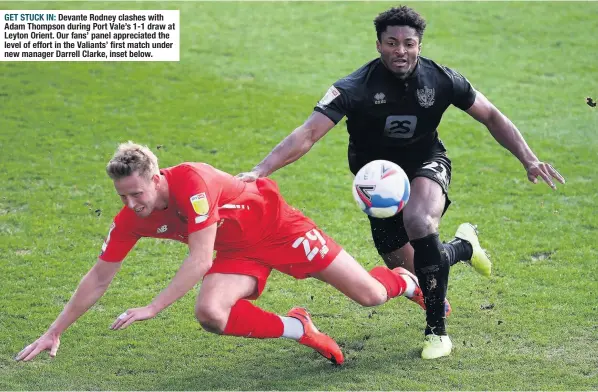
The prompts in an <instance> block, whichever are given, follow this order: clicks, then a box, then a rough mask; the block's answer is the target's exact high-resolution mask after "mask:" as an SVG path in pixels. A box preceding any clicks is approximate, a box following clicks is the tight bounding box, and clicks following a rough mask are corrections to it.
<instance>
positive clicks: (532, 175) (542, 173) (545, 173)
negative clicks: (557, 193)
mask: <svg viewBox="0 0 598 392" xmlns="http://www.w3.org/2000/svg"><path fill="white" fill-rule="evenodd" d="M525 170H526V171H527V178H528V179H529V180H530V181H531V182H533V183H534V184H536V183H538V177H540V178H542V180H544V182H545V183H547V184H548V185H550V187H551V188H552V189H556V186H555V185H554V182H553V181H552V179H553V178H554V179H556V180H557V181H558V182H560V183H561V184H564V183H565V179H564V178H563V176H561V174H560V173H559V172H558V171H556V169H555V168H554V167H552V165H551V164H550V163H546V162H540V161H535V162H532V163H530V164H529V165H527V166H526V167H525Z"/></svg>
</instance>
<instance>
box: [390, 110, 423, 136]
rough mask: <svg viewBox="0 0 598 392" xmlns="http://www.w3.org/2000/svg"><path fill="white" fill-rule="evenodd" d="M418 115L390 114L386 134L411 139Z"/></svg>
mask: <svg viewBox="0 0 598 392" xmlns="http://www.w3.org/2000/svg"><path fill="white" fill-rule="evenodd" d="M416 125H417V117H415V116H388V117H386V125H385V126H384V136H387V137H392V138H395V139H409V138H410V137H412V136H413V134H414V133H415V127H416Z"/></svg>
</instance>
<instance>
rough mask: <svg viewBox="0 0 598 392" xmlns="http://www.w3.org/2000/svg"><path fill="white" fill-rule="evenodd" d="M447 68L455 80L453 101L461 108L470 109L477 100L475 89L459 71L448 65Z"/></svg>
mask: <svg viewBox="0 0 598 392" xmlns="http://www.w3.org/2000/svg"><path fill="white" fill-rule="evenodd" d="M445 70H446V73H447V75H448V76H449V77H450V78H451V80H452V82H453V100H452V102H451V103H452V104H453V105H455V106H456V107H458V108H459V109H461V110H467V109H469V108H470V107H471V106H472V105H473V103H474V102H475V97H476V91H475V89H474V88H473V86H472V85H471V83H469V81H468V80H467V79H466V78H465V77H464V76H463V75H461V74H460V73H459V72H457V71H454V70H452V69H450V68H446V67H445Z"/></svg>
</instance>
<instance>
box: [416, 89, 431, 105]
mask: <svg viewBox="0 0 598 392" xmlns="http://www.w3.org/2000/svg"><path fill="white" fill-rule="evenodd" d="M416 93H417V101H418V102H419V105H420V106H421V107H423V108H429V107H430V106H432V105H434V94H435V91H434V89H433V88H428V87H426V86H424V88H418V89H417V92H416Z"/></svg>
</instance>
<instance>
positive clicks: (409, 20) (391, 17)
mask: <svg viewBox="0 0 598 392" xmlns="http://www.w3.org/2000/svg"><path fill="white" fill-rule="evenodd" d="M374 26H376V35H377V36H378V41H380V36H381V35H382V33H383V32H384V31H386V28H387V27H388V26H409V27H412V28H413V29H414V30H415V32H416V33H417V36H418V37H419V41H420V42H421V40H422V38H423V36H424V30H425V29H426V21H425V20H424V18H422V16H421V15H420V14H418V13H417V12H416V11H415V10H414V9H413V8H409V7H407V6H405V5H402V6H400V7H398V8H397V7H393V8H391V9H389V10H388V11H384V12H382V13H381V14H380V15H378V16H377V17H376V19H374Z"/></svg>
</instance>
